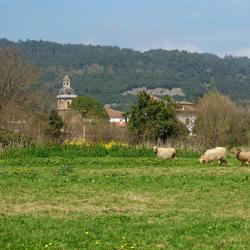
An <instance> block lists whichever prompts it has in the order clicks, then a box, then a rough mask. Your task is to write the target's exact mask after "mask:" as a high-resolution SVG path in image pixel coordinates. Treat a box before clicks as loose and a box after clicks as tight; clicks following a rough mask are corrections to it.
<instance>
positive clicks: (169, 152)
mask: <svg viewBox="0 0 250 250" xmlns="http://www.w3.org/2000/svg"><path fill="white" fill-rule="evenodd" d="M154 152H155V153H156V156H157V157H158V158H160V159H163V160H169V159H172V158H174V157H175V155H176V151H175V149H174V148H158V147H154Z"/></svg>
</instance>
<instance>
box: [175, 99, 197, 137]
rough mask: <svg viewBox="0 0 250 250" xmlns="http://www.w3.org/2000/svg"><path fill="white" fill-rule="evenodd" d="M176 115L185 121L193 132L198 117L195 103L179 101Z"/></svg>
mask: <svg viewBox="0 0 250 250" xmlns="http://www.w3.org/2000/svg"><path fill="white" fill-rule="evenodd" d="M176 117H177V119H178V120H179V121H181V122H183V123H184V124H185V125H186V127H187V129H188V130H189V132H190V135H192V133H193V129H194V124H195V120H196V118H197V114H196V109H195V105H194V103H192V102H184V101H180V102H177V107H176Z"/></svg>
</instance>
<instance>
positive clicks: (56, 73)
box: [0, 39, 250, 111]
mask: <svg viewBox="0 0 250 250" xmlns="http://www.w3.org/2000/svg"><path fill="white" fill-rule="evenodd" d="M0 47H12V48H15V49H17V50H18V51H19V52H20V53H22V54H23V55H24V57H25V58H26V59H28V60H29V61H30V62H32V63H33V64H34V65H35V66H37V67H40V68H41V69H42V72H43V76H42V77H41V78H40V79H39V81H37V84H36V85H34V87H33V89H36V90H37V89H39V90H42V91H45V92H46V95H50V96H53V97H54V96H55V95H56V93H57V91H58V89H59V88H60V85H61V78H62V75H64V74H65V73H67V74H69V75H70V77H71V79H72V84H73V87H74V89H75V91H76V93H77V94H78V95H88V96H92V97H94V98H96V99H98V100H99V101H101V102H102V103H109V104H114V105H116V107H117V108H119V109H121V110H123V111H128V110H129V109H130V108H131V105H132V103H133V102H134V101H135V97H134V96H131V95H127V96H124V95H122V93H123V92H124V91H126V90H128V89H132V88H138V87H147V88H156V87H162V88H168V89H171V88H174V87H179V88H181V89H182V90H183V91H184V92H185V94H186V96H185V97H183V98H184V99H186V100H191V101H195V100H197V99H198V98H200V97H202V96H203V95H204V94H206V93H208V92H211V91H218V92H220V93H222V94H224V95H228V96H229V97H230V98H231V99H232V100H234V101H242V100H249V95H250V88H249V85H250V59H248V58H247V57H240V58H238V57H232V56H226V57H224V58H220V57H218V56H216V55H212V54H208V53H189V52H186V51H179V50H172V51H167V50H162V49H158V50H149V51H146V52H139V51H134V50H132V49H120V48H119V47H116V46H92V45H81V44H78V45H73V44H59V43H55V42H46V41H32V40H26V41H18V42H16V43H15V42H11V41H8V40H7V39H0ZM176 98H177V99H181V97H176ZM50 104H51V105H52V98H51V99H50Z"/></svg>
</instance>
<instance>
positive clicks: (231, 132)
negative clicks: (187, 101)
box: [195, 92, 250, 147]
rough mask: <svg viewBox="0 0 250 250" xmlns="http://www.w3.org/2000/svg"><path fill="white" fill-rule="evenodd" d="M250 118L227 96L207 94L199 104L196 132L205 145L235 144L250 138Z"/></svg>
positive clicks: (240, 143)
mask: <svg viewBox="0 0 250 250" xmlns="http://www.w3.org/2000/svg"><path fill="white" fill-rule="evenodd" d="M249 127H250V126H249V119H248V117H247V116H246V114H245V113H244V112H241V111H240V110H239V109H238V108H237V107H236V105H235V104H234V103H233V102H232V101H231V100H230V99H229V98H228V97H226V96H223V95H221V94H219V93H217V92H211V93H208V94H206V95H205V96H204V97H203V98H202V99H200V101H199V103H198V105H197V120H196V126H195V133H196V134H197V135H198V138H199V141H200V142H201V144H202V145H204V146H205V147H215V146H223V145H224V146H225V145H226V146H235V145H242V144H244V143H246V142H247V141H248V139H249V137H248V131H249Z"/></svg>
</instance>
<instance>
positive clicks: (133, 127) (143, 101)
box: [129, 92, 177, 143]
mask: <svg viewBox="0 0 250 250" xmlns="http://www.w3.org/2000/svg"><path fill="white" fill-rule="evenodd" d="M176 128H177V120H176V118H175V104H174V103H173V102H172V101H170V100H169V101H168V102H167V103H165V102H164V101H161V100H156V99H154V98H152V97H151V96H150V95H148V94H147V93H146V92H141V93H139V94H138V96H137V102H136V104H135V105H133V106H132V109H131V117H130V119H129V130H130V131H131V133H132V135H133V138H134V140H135V142H142V141H153V142H157V141H158V140H161V141H162V142H163V143H165V142H166V140H167V139H168V138H170V137H172V136H175V135H176V132H177V131H176Z"/></svg>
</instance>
